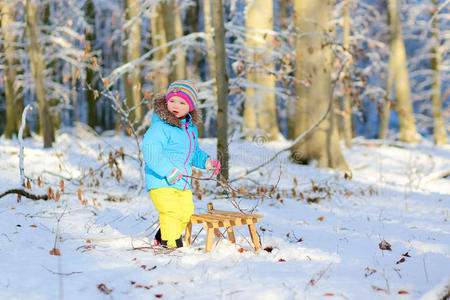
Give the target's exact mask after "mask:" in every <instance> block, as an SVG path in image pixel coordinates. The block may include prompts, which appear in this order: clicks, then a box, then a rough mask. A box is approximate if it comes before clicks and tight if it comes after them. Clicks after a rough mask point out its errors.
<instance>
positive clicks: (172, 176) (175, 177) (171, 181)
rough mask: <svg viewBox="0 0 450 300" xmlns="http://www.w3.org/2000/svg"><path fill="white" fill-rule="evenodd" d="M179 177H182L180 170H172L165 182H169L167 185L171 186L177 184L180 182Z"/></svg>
mask: <svg viewBox="0 0 450 300" xmlns="http://www.w3.org/2000/svg"><path fill="white" fill-rule="evenodd" d="M181 177H183V174H181V172H180V170H178V169H177V168H174V169H173V171H172V173H170V175H169V176H167V181H168V182H169V184H171V185H172V184H175V183H177V181H178V180H180V179H181Z"/></svg>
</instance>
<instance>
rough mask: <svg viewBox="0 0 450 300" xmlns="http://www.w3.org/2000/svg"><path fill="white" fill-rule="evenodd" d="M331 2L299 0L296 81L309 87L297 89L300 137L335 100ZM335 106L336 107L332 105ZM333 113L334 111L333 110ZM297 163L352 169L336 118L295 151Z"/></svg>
mask: <svg viewBox="0 0 450 300" xmlns="http://www.w3.org/2000/svg"><path fill="white" fill-rule="evenodd" d="M328 11H329V1H328V0H316V1H303V0H295V2H294V18H295V20H294V21H295V27H296V28H297V31H298V32H297V36H298V39H297V46H296V58H297V62H296V71H295V72H296V74H295V76H296V78H298V79H302V80H305V79H306V80H307V81H308V82H309V84H310V85H309V86H304V85H297V86H296V89H295V90H296V96H297V105H296V111H295V112H296V118H297V123H296V136H299V135H300V134H301V133H303V132H304V131H306V130H307V129H308V128H309V127H310V126H311V124H313V123H314V122H315V121H317V120H318V119H319V118H320V117H321V115H323V113H324V112H325V111H326V110H327V108H328V103H329V101H330V97H331V67H332V65H331V62H332V58H331V52H330V49H329V47H327V46H325V45H326V43H327V39H326V36H325V35H326V34H327V32H328V30H329V28H328V18H329V17H328ZM332 105H333V104H332ZM331 112H333V109H331ZM291 157H292V159H293V160H294V161H295V162H297V163H308V162H310V161H312V160H316V161H317V162H318V165H319V166H323V167H330V168H335V169H348V166H347V163H346V162H345V159H344V157H343V155H342V152H341V148H340V143H339V132H338V128H337V121H336V117H335V116H334V114H333V113H331V114H328V115H327V117H326V119H325V120H324V121H323V122H322V123H321V124H320V125H319V126H318V127H317V128H315V129H314V130H313V131H311V133H310V134H309V135H308V136H307V137H306V138H305V139H304V140H303V141H300V143H297V145H296V146H295V147H293V149H292V150H291Z"/></svg>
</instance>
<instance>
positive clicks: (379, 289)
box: [372, 285, 388, 294]
mask: <svg viewBox="0 0 450 300" xmlns="http://www.w3.org/2000/svg"><path fill="white" fill-rule="evenodd" d="M372 289H373V290H375V291H377V292H385V293H386V294H387V293H388V291H387V290H385V289H383V288H380V287H377V286H375V285H372Z"/></svg>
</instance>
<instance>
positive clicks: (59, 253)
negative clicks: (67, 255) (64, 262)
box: [50, 248, 61, 256]
mask: <svg viewBox="0 0 450 300" xmlns="http://www.w3.org/2000/svg"><path fill="white" fill-rule="evenodd" d="M50 255H55V256H61V251H59V249H58V248H53V249H52V250H50Z"/></svg>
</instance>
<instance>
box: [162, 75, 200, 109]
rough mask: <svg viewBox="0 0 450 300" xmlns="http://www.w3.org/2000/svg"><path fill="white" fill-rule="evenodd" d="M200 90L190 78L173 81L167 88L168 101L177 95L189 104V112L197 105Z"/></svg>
mask: <svg viewBox="0 0 450 300" xmlns="http://www.w3.org/2000/svg"><path fill="white" fill-rule="evenodd" d="M197 94H198V91H197V89H196V88H195V86H194V84H193V83H192V82H191V81H189V80H177V81H174V82H172V83H171V84H170V85H169V88H168V89H167V96H166V102H167V101H169V99H170V98H172V97H174V96H177V97H180V98H182V99H184V100H185V101H186V102H187V103H188V105H189V112H192V111H193V110H194V108H195V107H196V106H197V101H198V96H197Z"/></svg>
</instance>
